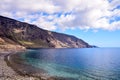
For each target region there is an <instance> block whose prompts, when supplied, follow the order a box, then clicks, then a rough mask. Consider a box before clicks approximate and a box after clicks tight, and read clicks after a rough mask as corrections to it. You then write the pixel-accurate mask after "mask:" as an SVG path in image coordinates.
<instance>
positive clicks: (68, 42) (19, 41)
mask: <svg viewBox="0 0 120 80" xmlns="http://www.w3.org/2000/svg"><path fill="white" fill-rule="evenodd" d="M0 38H2V39H3V40H4V42H6V43H9V44H16V45H22V46H25V47H26V48H89V47H92V46H91V45H89V44H88V43H86V42H84V41H83V40H81V39H78V38H76V37H74V36H71V35H66V34H61V33H56V32H51V31H47V30H43V29H41V28H38V27H37V26H35V25H32V24H28V23H25V22H20V21H17V20H14V19H10V18H7V17H3V16H0ZM3 40H2V41H3Z"/></svg>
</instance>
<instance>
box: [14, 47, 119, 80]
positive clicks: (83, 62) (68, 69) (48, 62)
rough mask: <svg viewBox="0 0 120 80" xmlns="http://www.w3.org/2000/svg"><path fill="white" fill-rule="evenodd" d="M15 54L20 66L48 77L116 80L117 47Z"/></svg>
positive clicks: (30, 51)
mask: <svg viewBox="0 0 120 80" xmlns="http://www.w3.org/2000/svg"><path fill="white" fill-rule="evenodd" d="M15 55H19V57H20V58H21V59H22V60H23V61H21V63H20V64H22V63H24V64H26V65H29V66H32V67H34V68H33V70H34V69H35V68H36V69H40V70H41V71H39V72H38V73H40V74H43V75H47V76H49V77H57V78H62V79H63V80H64V79H66V80H67V79H68V80H120V48H65V49H62V48H61V49H28V50H27V51H25V52H21V53H18V54H15ZM12 58H14V57H12ZM16 59H17V58H16ZM12 60H14V59H12ZM18 61H19V60H18ZM15 62H16V63H17V60H16V61H15ZM29 66H27V67H28V68H27V69H28V70H29ZM42 70H43V71H44V73H42ZM32 74H34V73H32ZM62 79H61V80H62Z"/></svg>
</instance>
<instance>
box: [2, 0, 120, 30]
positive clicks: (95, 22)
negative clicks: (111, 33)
mask: <svg viewBox="0 0 120 80" xmlns="http://www.w3.org/2000/svg"><path fill="white" fill-rule="evenodd" d="M119 5H120V1H119V0H113V1H111V2H109V1H108V0H29V1H28V0H17V1H15V0H3V1H1V2H0V8H1V10H0V15H4V16H8V17H11V18H15V19H18V20H20V19H21V18H23V21H25V22H29V23H32V24H36V25H37V26H39V27H41V28H44V29H47V30H56V29H57V28H61V29H62V30H65V29H74V28H79V29H84V30H88V29H93V30H95V31H97V30H98V29H104V30H117V29H120V27H119V26H120V21H119V20H116V17H120V9H118V8H116V7H118V6H119ZM111 21H112V22H111Z"/></svg>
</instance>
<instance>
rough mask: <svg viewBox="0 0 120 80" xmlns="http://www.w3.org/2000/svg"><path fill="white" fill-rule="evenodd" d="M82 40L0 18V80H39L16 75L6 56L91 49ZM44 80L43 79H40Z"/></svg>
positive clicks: (38, 79)
mask: <svg viewBox="0 0 120 80" xmlns="http://www.w3.org/2000/svg"><path fill="white" fill-rule="evenodd" d="M92 47H94V46H91V45H89V44H88V43H86V42H85V41H83V40H82V39H78V38H76V37H74V36H71V35H66V34H61V33H56V32H51V31H47V30H43V29H41V28H39V27H37V26H35V25H32V24H28V23H25V22H20V21H17V20H14V19H10V18H7V17H3V16H0V80H18V79H20V80H41V79H40V78H34V77H29V76H21V75H19V74H17V73H16V72H15V71H14V70H13V69H12V68H11V67H9V66H8V63H6V62H7V61H6V58H5V57H6V56H7V55H9V54H13V53H15V52H18V51H24V50H26V48H92ZM42 80H44V79H42Z"/></svg>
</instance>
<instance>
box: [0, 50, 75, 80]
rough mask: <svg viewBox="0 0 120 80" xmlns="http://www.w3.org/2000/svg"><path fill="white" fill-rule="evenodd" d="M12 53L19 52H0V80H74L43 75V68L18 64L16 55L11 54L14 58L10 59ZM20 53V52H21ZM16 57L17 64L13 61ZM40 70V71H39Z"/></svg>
mask: <svg viewBox="0 0 120 80" xmlns="http://www.w3.org/2000/svg"><path fill="white" fill-rule="evenodd" d="M13 54H19V53H16V52H12V53H11V52H2V53H1V52H0V64H1V65H0V71H1V72H0V80H74V79H71V78H69V79H68V78H62V77H52V76H48V75H43V74H44V70H41V69H38V68H35V67H32V66H29V65H25V64H20V63H19V61H24V60H21V59H20V58H19V57H18V56H17V57H16V56H15V55H14V56H12V57H13V58H11V59H15V60H13V62H12V60H11V59H10V56H11V55H13ZM21 54H22V53H21ZM16 59H18V60H19V61H18V64H16V63H14V61H15V62H16ZM41 72H42V73H41Z"/></svg>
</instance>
